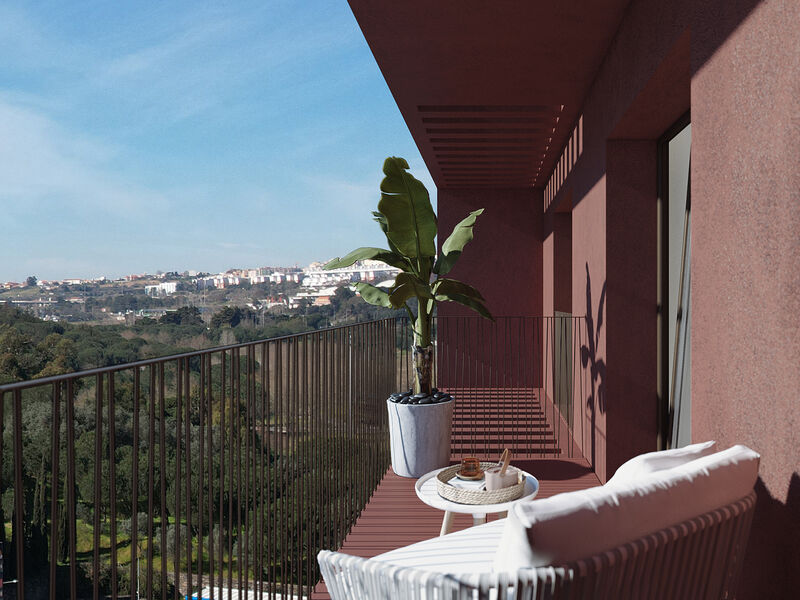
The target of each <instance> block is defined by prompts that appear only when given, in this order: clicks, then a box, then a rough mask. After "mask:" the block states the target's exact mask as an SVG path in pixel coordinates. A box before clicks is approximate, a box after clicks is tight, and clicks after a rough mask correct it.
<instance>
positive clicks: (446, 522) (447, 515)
mask: <svg viewBox="0 0 800 600" xmlns="http://www.w3.org/2000/svg"><path fill="white" fill-rule="evenodd" d="M452 529H453V513H451V512H450V511H449V510H446V511H444V519H442V530H441V531H440V532H439V535H447V534H448V533H450V531H452Z"/></svg>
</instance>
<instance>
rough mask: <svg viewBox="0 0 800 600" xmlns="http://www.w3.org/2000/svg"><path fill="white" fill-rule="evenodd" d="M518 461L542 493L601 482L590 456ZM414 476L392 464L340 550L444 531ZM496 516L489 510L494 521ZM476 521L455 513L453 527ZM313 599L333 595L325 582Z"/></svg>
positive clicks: (373, 549)
mask: <svg viewBox="0 0 800 600" xmlns="http://www.w3.org/2000/svg"><path fill="white" fill-rule="evenodd" d="M512 462H513V464H514V465H516V466H518V467H520V468H521V469H523V470H525V471H528V472H529V473H532V474H533V475H535V476H536V477H537V479H539V494H538V495H537V498H548V497H550V496H553V495H555V494H559V493H561V492H569V491H573V490H581V489H586V488H590V487H594V486H596V485H600V481H599V480H598V479H597V476H596V475H595V474H594V473H593V472H592V469H591V467H589V464H588V463H587V462H586V459H583V458H575V459H561V458H559V459H531V460H513V461H512ZM415 482H416V480H415V479H406V478H403V477H398V476H397V475H395V474H394V472H392V470H391V469H389V470H388V471H387V472H386V475H384V477H383V480H381V483H380V484H379V485H378V489H377V490H375V493H374V494H373V495H372V498H370V501H369V504H367V506H366V508H364V510H363V512H362V513H361V516H360V517H359V518H358V521H357V522H356V524H355V525H354V526H353V529H352V530H351V531H350V533H349V534H348V535H347V537H346V538H345V541H344V543H343V544H342V547H341V548H340V549H339V550H340V551H341V552H345V553H347V554H352V555H354V556H362V557H364V558H371V557H373V556H376V555H378V554H383V553H384V552H388V551H389V550H395V549H396V548H400V547H402V546H407V545H409V544H413V543H415V542H421V541H422V540H427V539H430V538H432V537H436V536H437V535H439V530H440V528H441V526H442V516H443V514H444V513H443V512H442V511H440V510H437V509H435V508H431V507H430V506H428V505H426V504H423V503H422V501H420V500H419V498H417V494H416V493H415V492H414V483H415ZM496 518H497V515H489V516H488V520H489V521H493V520H495V519H496ZM471 525H472V517H471V516H470V515H455V519H454V520H453V530H454V531H459V530H461V529H466V528H467V527H470V526H471ZM311 598H312V600H326V599H328V598H330V596H329V595H328V593H327V590H326V588H325V584H324V583H323V582H320V583H319V584H318V585H317V586H316V588H315V590H314V593H313V594H312V595H311Z"/></svg>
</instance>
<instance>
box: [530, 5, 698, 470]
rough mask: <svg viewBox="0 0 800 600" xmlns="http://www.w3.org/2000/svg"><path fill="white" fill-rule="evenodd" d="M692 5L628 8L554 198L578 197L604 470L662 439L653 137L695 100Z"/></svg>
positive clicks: (594, 451)
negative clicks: (579, 145)
mask: <svg viewBox="0 0 800 600" xmlns="http://www.w3.org/2000/svg"><path fill="white" fill-rule="evenodd" d="M687 5H688V3H684V4H682V3H681V2H676V3H654V2H638V3H633V4H632V5H631V6H630V7H629V9H628V12H627V14H626V16H625V18H624V19H623V22H622V24H621V25H620V29H619V31H618V34H617V37H616V39H615V40H614V42H613V43H612V45H611V47H610V49H609V52H608V54H607V55H606V57H605V59H604V61H603V64H602V65H601V67H600V70H599V72H598V75H597V77H596V78H595V82H594V84H593V86H592V88H591V90H590V93H589V95H588V97H587V99H586V103H585V105H584V107H583V110H582V114H583V131H584V138H583V150H582V153H581V155H580V156H579V157H578V159H577V161H576V162H575V166H574V167H573V168H572V170H571V172H570V173H569V174H568V175H567V177H566V179H565V182H564V184H563V186H562V188H561V190H560V192H559V194H558V196H557V198H556V200H555V204H556V206H557V207H558V209H559V210H564V209H565V208H567V207H566V206H565V205H567V204H568V205H571V206H572V312H573V314H575V315H585V316H586V318H587V326H588V331H587V332H586V333H587V335H586V342H585V344H584V346H585V351H584V352H583V356H584V360H583V364H582V368H583V383H584V385H585V386H586V389H587V390H588V393H587V394H586V407H585V411H584V415H585V417H584V423H583V429H582V430H579V431H578V435H579V437H580V440H581V445H582V448H583V452H584V455H585V456H586V457H587V458H589V459H590V460H591V461H592V463H593V464H594V467H595V470H596V472H597V474H598V476H599V477H600V479H601V480H605V479H607V478H608V477H610V476H611V475H612V474H613V473H614V471H615V470H616V468H617V467H618V466H619V465H620V464H621V463H622V462H624V461H625V460H627V459H628V458H630V457H631V456H634V455H636V454H639V453H641V452H647V451H650V450H655V449H656V442H657V432H656V428H657V427H656V425H657V411H658V398H657V396H656V383H657V376H656V366H657V353H658V348H657V336H656V334H657V329H656V315H657V310H658V306H657V297H656V285H657V282H656V243H657V223H656V201H657V186H656V158H657V148H656V143H655V140H656V139H657V138H658V137H659V136H660V135H661V134H662V133H663V132H664V131H665V130H666V129H667V128H668V127H669V126H670V125H671V124H672V123H673V122H674V121H675V120H677V119H678V118H679V117H680V116H681V115H682V114H683V113H684V112H686V110H688V108H689V35H688V23H687V18H686V17H685V14H682V12H685V10H686V8H687ZM654 99H656V100H657V102H655V103H654V102H653V100H654ZM545 293H547V292H545Z"/></svg>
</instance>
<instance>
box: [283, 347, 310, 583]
mask: <svg viewBox="0 0 800 600" xmlns="http://www.w3.org/2000/svg"><path fill="white" fill-rule="evenodd" d="M299 345H300V338H299V337H295V338H293V339H292V362H293V365H292V371H291V372H292V381H293V384H294V393H293V394H292V416H293V417H294V419H293V421H294V422H293V426H292V432H293V436H292V439H293V440H294V454H295V456H296V457H299V459H300V465H299V466H300V468H299V469H298V475H299V476H300V477H299V479H300V481H299V486H298V489H297V490H296V491H295V494H297V495H298V496H297V497H296V502H294V503H293V504H294V507H295V511H297V512H296V515H297V516H298V517H301V515H302V514H303V489H304V487H305V478H304V477H303V471H302V466H303V465H302V458H303V457H302V455H301V453H302V444H301V443H300V436H301V434H302V429H301V427H302V420H301V413H300V364H299V357H300V347H299ZM301 521H302V519H301V518H298V519H296V520H295V523H297V526H298V527H301ZM291 533H294V535H293V536H292V537H293V538H294V539H295V540H297V548H296V555H295V556H296V561H295V564H294V565H293V567H294V568H293V569H292V574H293V576H294V577H296V579H293V581H292V584H293V588H291V587H290V592H289V593H290V594H291V593H292V591H293V589H300V584H301V580H302V573H303V549H302V545H303V544H302V542H301V540H302V529H301V530H300V531H295V532H290V534H291ZM284 593H285V591H284Z"/></svg>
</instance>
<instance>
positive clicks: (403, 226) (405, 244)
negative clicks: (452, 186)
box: [378, 156, 436, 258]
mask: <svg viewBox="0 0 800 600" xmlns="http://www.w3.org/2000/svg"><path fill="white" fill-rule="evenodd" d="M407 169H408V163H407V162H406V161H405V159H402V158H397V157H394V156H390V157H389V158H387V159H386V161H385V162H384V163H383V172H384V174H385V175H386V177H384V179H383V181H381V199H380V201H379V202H378V211H380V213H381V214H382V215H383V217H384V218H385V226H386V229H385V233H386V237H387V238H389V240H390V241H391V243H392V244H394V246H395V247H396V248H397V250H398V251H399V252H400V253H401V254H402V255H403V256H406V257H408V258H417V257H420V256H435V255H436V244H435V243H434V239H435V238H436V213H434V212H433V207H432V206H431V201H430V198H429V197H428V190H426V189H425V186H424V185H422V182H421V181H419V180H418V179H416V178H415V177H414V176H413V175H412V174H411V173H409V172H408V171H407ZM379 223H381V226H382V227H383V225H384V224H383V223H382V222H381V221H379Z"/></svg>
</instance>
